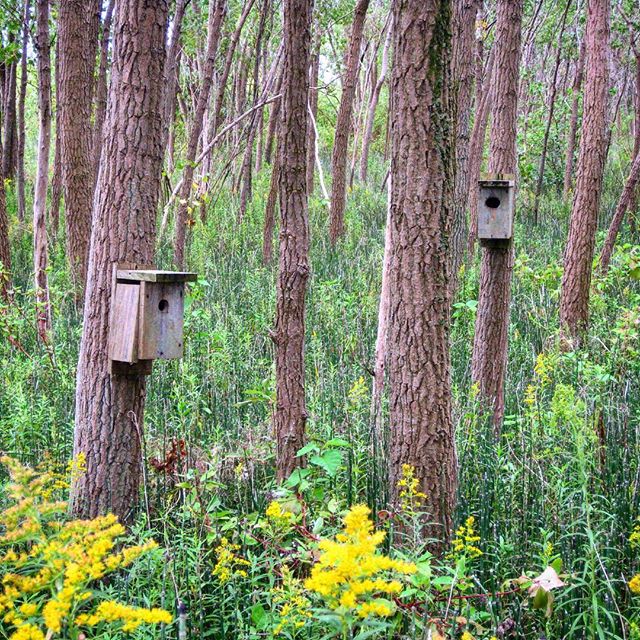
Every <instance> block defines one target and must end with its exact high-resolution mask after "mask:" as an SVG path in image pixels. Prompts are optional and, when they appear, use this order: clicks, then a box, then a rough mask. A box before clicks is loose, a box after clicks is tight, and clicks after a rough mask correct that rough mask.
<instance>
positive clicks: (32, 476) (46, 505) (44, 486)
mask: <svg viewBox="0 0 640 640" xmlns="http://www.w3.org/2000/svg"><path fill="white" fill-rule="evenodd" d="M0 462H2V463H3V464H5V465H6V466H7V467H8V468H9V472H10V476H11V483H10V484H9V486H8V491H9V495H10V496H11V498H12V499H13V501H14V502H15V504H13V505H12V506H10V507H8V508H7V509H6V510H5V511H3V512H1V513H0V574H2V575H3V578H2V583H1V585H0V620H2V621H3V622H4V623H6V624H10V625H12V626H13V627H14V628H15V631H14V632H13V634H12V635H10V636H9V638H10V640H25V639H35V640H40V639H41V638H44V637H45V636H44V633H43V631H46V632H47V636H46V637H47V638H50V637H52V636H53V634H56V633H62V632H63V629H64V628H65V627H66V628H67V629H69V628H78V627H81V626H85V625H86V626H93V625H95V624H98V623H99V622H118V621H119V622H121V623H122V629H123V630H124V631H128V630H133V629H135V628H137V627H138V626H140V625H141V624H143V623H153V622H170V621H171V616H170V614H169V613H167V612H166V611H161V610H159V609H151V610H147V609H137V608H132V607H126V606H125V605H121V604H118V603H115V602H110V601H105V602H102V603H101V604H99V605H98V608H97V610H96V612H95V613H94V614H86V613H80V610H81V609H82V608H84V607H86V602H87V601H88V600H90V599H91V598H93V597H94V594H93V592H92V591H90V590H89V588H88V587H89V585H90V584H91V583H92V582H94V581H96V580H99V579H101V578H103V577H104V576H105V575H107V574H109V573H112V572H113V571H116V570H118V569H121V568H123V567H127V566H129V565H130V564H131V563H132V562H133V561H134V560H136V559H137V558H138V557H140V556H141V555H142V554H143V553H146V552H147V551H149V550H151V549H154V548H156V546H157V545H156V543H155V542H153V541H150V542H148V543H146V544H143V545H140V546H134V547H127V548H122V549H121V550H116V549H115V547H116V545H117V543H118V538H119V537H121V536H122V535H123V534H124V533H125V530H124V527H123V526H122V525H121V524H120V523H119V522H118V521H117V518H116V517H115V516H114V515H111V514H110V515H106V516H102V517H99V518H95V519H93V520H73V521H69V522H64V521H62V520H56V519H54V518H53V517H52V516H54V515H56V514H58V515H59V514H61V513H64V512H65V510H66V502H63V501H58V502H50V501H49V498H50V497H51V496H52V495H53V493H55V492H57V491H58V490H60V489H62V488H63V483H62V481H61V479H60V477H59V476H58V474H55V473H52V472H37V471H34V470H31V469H28V468H27V467H24V466H22V465H21V464H19V463H18V462H17V461H15V460H13V459H10V458H0ZM82 467H83V462H82V460H81V461H80V464H74V466H72V467H69V469H68V470H69V472H70V473H71V474H72V475H73V473H81V469H82ZM65 484H68V483H66V482H65ZM114 610H117V611H119V612H120V613H121V615H119V616H115V617H114V616H113V615H111V616H108V615H106V613H105V612H108V611H112V612H113V611H114ZM78 613H80V615H77V614H78Z"/></svg>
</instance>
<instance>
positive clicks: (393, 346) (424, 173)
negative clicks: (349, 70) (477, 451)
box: [388, 0, 457, 539]
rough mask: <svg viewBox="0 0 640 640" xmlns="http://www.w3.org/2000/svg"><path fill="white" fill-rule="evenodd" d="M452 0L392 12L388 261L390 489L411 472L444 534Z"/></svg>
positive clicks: (452, 458) (405, 3)
mask: <svg viewBox="0 0 640 640" xmlns="http://www.w3.org/2000/svg"><path fill="white" fill-rule="evenodd" d="M450 28H451V2H450V0H426V1H425V0H397V1H396V2H395V3H394V9H393V30H394V35H393V42H394V47H393V48H394V65H393V75H392V80H391V96H392V107H391V112H390V117H391V174H390V190H391V193H390V223H391V232H390V245H391V248H390V261H391V263H390V267H389V326H388V372H389V424H390V429H391V431H390V440H389V487H390V490H391V500H392V502H394V503H397V501H398V497H399V496H398V493H399V488H398V481H399V480H400V478H401V475H402V467H403V465H404V464H410V465H412V466H413V467H414V468H415V471H416V476H417V477H418V478H419V480H420V485H421V490H422V491H423V492H424V493H426V495H427V498H426V507H427V509H428V510H429V512H430V514H431V520H432V522H433V523H434V526H433V527H430V528H429V534H431V535H433V536H435V537H437V538H439V539H443V538H447V537H448V536H449V535H450V533H451V528H452V516H453V509H454V505H455V498H456V487H457V474H456V455H455V443H454V433H453V424H452V420H451V384H450V362H449V311H450V292H449V277H448V276H449V274H448V270H449V259H448V257H447V252H448V249H449V248H448V242H449V235H450V231H451V221H452V216H453V207H452V205H453V186H454V185H453V182H454V154H453V153H452V149H453V143H454V126H453V122H452V107H453V104H452V101H453V96H451V95H450V94H449V91H450V55H451V33H450Z"/></svg>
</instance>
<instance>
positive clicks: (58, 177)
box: [49, 38, 62, 239]
mask: <svg viewBox="0 0 640 640" xmlns="http://www.w3.org/2000/svg"><path fill="white" fill-rule="evenodd" d="M59 43H60V38H56V53H55V66H54V72H53V73H54V85H55V87H56V112H55V121H56V135H55V142H54V151H53V176H52V178H51V207H50V209H49V225H50V228H51V235H52V236H53V238H54V239H55V238H57V237H58V231H59V227H60V201H61V200H62V168H61V166H60V164H61V162H62V160H61V158H60V155H61V153H60V105H59V103H58V98H57V92H58V85H59V84H60V55H59Z"/></svg>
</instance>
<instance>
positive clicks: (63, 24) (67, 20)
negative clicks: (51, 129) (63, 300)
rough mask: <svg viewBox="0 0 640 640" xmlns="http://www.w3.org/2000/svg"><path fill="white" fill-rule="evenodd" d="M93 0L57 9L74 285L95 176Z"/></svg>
mask: <svg viewBox="0 0 640 640" xmlns="http://www.w3.org/2000/svg"><path fill="white" fill-rule="evenodd" d="M99 5H100V3H99V1H98V0H89V1H85V0H65V1H64V2H61V3H60V6H59V12H58V38H59V43H58V55H59V57H60V62H59V65H60V66H59V79H58V85H57V90H58V102H57V105H58V106H57V108H58V110H59V115H58V122H59V125H60V132H59V135H60V160H61V162H60V165H61V169H62V189H63V192H64V206H65V223H66V231H67V255H68V258H69V261H70V263H71V273H72V277H73V279H74V282H75V285H76V289H77V290H78V291H79V292H81V291H82V290H83V288H84V283H85V278H86V273H87V257H88V256H87V251H88V248H89V236H90V227H91V210H92V205H93V190H94V184H95V182H94V175H93V169H94V164H93V155H92V153H91V148H92V144H93V128H92V125H91V102H92V96H93V75H94V68H95V62H96V53H97V50H98V31H99V26H100V6H99Z"/></svg>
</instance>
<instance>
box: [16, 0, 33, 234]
mask: <svg viewBox="0 0 640 640" xmlns="http://www.w3.org/2000/svg"><path fill="white" fill-rule="evenodd" d="M30 22H31V2H30V0H25V2H24V14H23V23H22V50H21V53H20V91H19V93H18V158H17V167H16V183H17V184H16V186H17V194H18V220H19V221H20V222H21V223H22V222H24V218H25V209H26V205H25V193H24V145H25V126H24V104H25V99H26V97H27V45H28V44H29V23H30Z"/></svg>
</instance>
